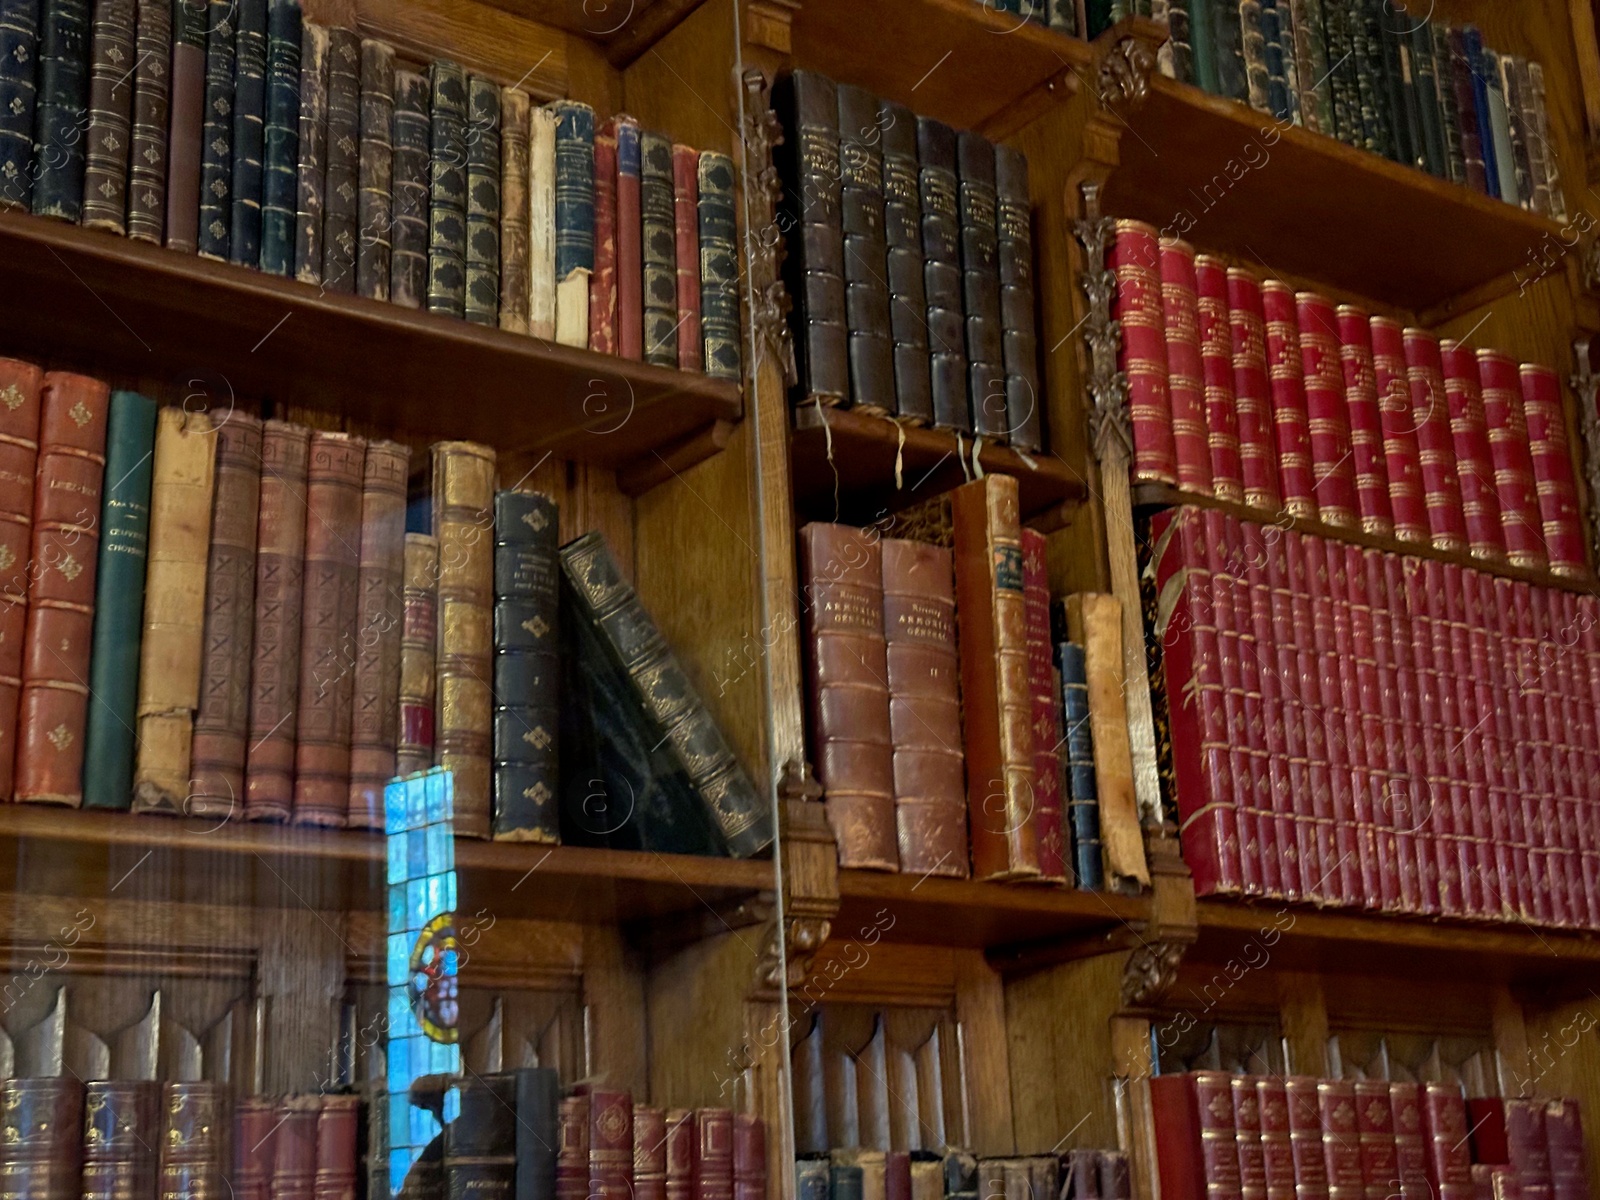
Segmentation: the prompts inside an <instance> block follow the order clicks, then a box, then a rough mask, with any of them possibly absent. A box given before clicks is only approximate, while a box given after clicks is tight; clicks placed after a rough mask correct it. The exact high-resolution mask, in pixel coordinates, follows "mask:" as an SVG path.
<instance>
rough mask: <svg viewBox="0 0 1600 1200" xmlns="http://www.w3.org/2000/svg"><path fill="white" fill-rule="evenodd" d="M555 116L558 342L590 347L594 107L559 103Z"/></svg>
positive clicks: (556, 336)
mask: <svg viewBox="0 0 1600 1200" xmlns="http://www.w3.org/2000/svg"><path fill="white" fill-rule="evenodd" d="M551 110H552V111H553V112H554V114H555V124H556V132H555V259H556V268H555V289H556V297H555V338H556V341H557V342H559V343H560V344H561V345H563V346H580V347H581V346H587V345H588V344H589V276H590V274H591V273H593V271H594V109H592V108H590V107H589V106H588V105H587V104H580V103H579V102H578V101H576V100H558V101H557V102H556V103H555V104H553V105H552V106H551Z"/></svg>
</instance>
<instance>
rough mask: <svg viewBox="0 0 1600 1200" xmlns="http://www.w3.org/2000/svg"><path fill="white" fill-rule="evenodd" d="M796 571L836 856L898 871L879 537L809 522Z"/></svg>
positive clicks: (816, 744)
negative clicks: (801, 591) (802, 583)
mask: <svg viewBox="0 0 1600 1200" xmlns="http://www.w3.org/2000/svg"><path fill="white" fill-rule="evenodd" d="M800 571H801V576H802V578H804V579H805V581H806V583H805V588H806V596H807V598H808V599H807V603H806V605H805V617H804V619H805V623H806V643H807V658H808V665H809V671H808V684H809V686H808V689H807V697H808V701H809V709H810V728H811V736H812V750H811V759H812V761H813V762H814V763H815V764H816V770H817V779H818V782H819V783H821V785H822V796H823V802H824V803H825V804H826V806H827V813H828V823H829V825H831V826H832V827H833V836H834V841H835V842H836V844H837V846H838V851H839V865H840V866H843V867H869V868H873V869H876V870H882V871H893V870H895V869H896V868H897V867H898V866H899V856H898V854H897V852H896V807H895V776H894V754H895V743H894V738H893V734H892V730H891V725H890V718H889V713H890V684H889V673H888V663H887V644H886V640H885V635H884V616H885V614H884V586H883V584H884V581H883V558H882V553H881V550H880V547H879V543H878V541H877V540H876V539H875V538H873V537H871V536H869V535H868V534H866V533H865V532H864V531H862V530H859V529H852V528H850V527H849V526H845V525H828V524H823V523H821V522H813V523H811V524H809V525H805V526H803V527H802V528H801V530H800ZM957 744H959V743H957Z"/></svg>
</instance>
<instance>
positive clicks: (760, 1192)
mask: <svg viewBox="0 0 1600 1200" xmlns="http://www.w3.org/2000/svg"><path fill="white" fill-rule="evenodd" d="M883 1181H884V1200H911V1156H910V1155H909V1154H908V1153H906V1152H905V1151H904V1150H891V1151H889V1152H888V1154H887V1155H885V1156H884V1178H883ZM766 1194H767V1127H766V1126H765V1125H763V1124H762V1123H761V1118H760V1117H758V1116H755V1115H754V1114H752V1113H738V1114H737V1115H735V1117H734V1118H733V1200H764V1197H765V1196H766Z"/></svg>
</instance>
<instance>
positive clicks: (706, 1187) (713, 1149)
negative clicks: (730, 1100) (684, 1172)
mask: <svg viewBox="0 0 1600 1200" xmlns="http://www.w3.org/2000/svg"><path fill="white" fill-rule="evenodd" d="M694 1124H695V1169H694V1197H695V1200H732V1196H733V1113H732V1112H730V1111H729V1110H728V1109H726V1108H697V1109H695V1112H694Z"/></svg>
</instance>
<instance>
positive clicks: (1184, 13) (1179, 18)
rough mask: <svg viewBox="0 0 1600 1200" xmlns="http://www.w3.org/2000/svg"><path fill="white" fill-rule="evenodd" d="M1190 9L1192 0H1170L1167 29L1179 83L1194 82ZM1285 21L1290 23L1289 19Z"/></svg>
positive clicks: (1173, 70) (1174, 72)
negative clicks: (1169, 33) (1169, 34)
mask: <svg viewBox="0 0 1600 1200" xmlns="http://www.w3.org/2000/svg"><path fill="white" fill-rule="evenodd" d="M1189 10H1190V0H1168V5H1167V29H1168V30H1169V31H1170V32H1171V39H1170V43H1169V44H1170V46H1171V48H1172V77H1173V78H1174V79H1176V80H1177V81H1178V82H1179V83H1193V82H1194V29H1193V25H1192V22H1191V21H1190V11H1189ZM1284 23H1285V24H1286V25H1287V24H1288V22H1287V21H1285V22H1284Z"/></svg>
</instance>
